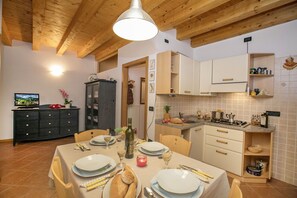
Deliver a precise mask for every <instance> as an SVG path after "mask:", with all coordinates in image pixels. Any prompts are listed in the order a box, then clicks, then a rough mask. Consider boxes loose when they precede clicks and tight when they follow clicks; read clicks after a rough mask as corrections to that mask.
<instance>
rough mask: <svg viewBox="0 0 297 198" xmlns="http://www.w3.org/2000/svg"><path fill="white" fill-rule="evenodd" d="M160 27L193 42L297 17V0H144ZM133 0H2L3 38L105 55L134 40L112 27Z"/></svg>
mask: <svg viewBox="0 0 297 198" xmlns="http://www.w3.org/2000/svg"><path fill="white" fill-rule="evenodd" d="M142 5H143V9H144V10H145V11H146V12H148V13H149V14H150V16H151V17H152V18H153V19H154V21H155V22H156V24H157V26H158V28H159V29H160V30H161V31H166V30H170V29H173V28H175V29H176V30H177V39H179V40H186V39H190V40H191V45H192V47H198V46H202V45H205V44H209V43H213V42H216V41H220V40H223V39H227V38H231V37H234V36H237V35H241V34H245V33H248V32H252V31H255V30H259V29H262V28H266V27H270V26H273V25H277V24H281V23H285V22H288V21H291V20H294V19H297V0H142ZM129 6H130V0H3V11H2V13H3V17H2V41H3V43H4V44H5V45H12V40H20V41H25V42H30V43H32V49H33V50H39V49H40V47H41V46H50V47H54V48H56V52H57V54H59V55H62V54H64V53H65V51H68V50H69V51H74V52H76V53H77V56H78V57H80V58H83V57H85V56H87V55H89V54H93V55H95V57H96V60H97V61H102V60H104V59H106V58H108V57H110V56H112V55H114V54H116V53H117V50H118V49H119V48H121V47H123V46H124V45H126V44H128V43H129V42H130V41H126V40H123V39H121V38H119V37H118V36H116V35H115V34H114V33H113V31H112V25H113V23H114V22H115V21H116V19H117V18H118V16H119V15H120V14H121V13H122V12H124V11H125V10H127V9H128V8H129Z"/></svg>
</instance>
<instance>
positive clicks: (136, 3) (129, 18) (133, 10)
mask: <svg viewBox="0 0 297 198" xmlns="http://www.w3.org/2000/svg"><path fill="white" fill-rule="evenodd" d="M112 29H113V31H114V33H115V34H116V35H118V36H119V37H121V38H123V39H126V40H130V41H144V40H148V39H151V38H153V37H155V36H156V35H157V34H158V28H157V26H156V24H155V22H154V21H153V19H152V18H151V17H150V16H149V15H148V14H147V13H146V12H145V11H144V10H143V9H142V6H141V1H140V0H132V1H131V6H130V8H129V9H128V10H126V11H125V12H123V13H122V14H121V15H120V16H119V18H118V19H117V21H116V22H115V24H114V25H113V28H112Z"/></svg>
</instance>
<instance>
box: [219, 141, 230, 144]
mask: <svg viewBox="0 0 297 198" xmlns="http://www.w3.org/2000/svg"><path fill="white" fill-rule="evenodd" d="M217 142H218V143H222V144H228V142H225V141H222V140H217Z"/></svg>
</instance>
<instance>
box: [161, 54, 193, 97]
mask: <svg viewBox="0 0 297 198" xmlns="http://www.w3.org/2000/svg"><path fill="white" fill-rule="evenodd" d="M156 81H157V82H156V93H157V94H184V95H192V94H193V60H192V59H190V58H188V57H186V56H184V55H181V54H178V53H175V52H172V51H167V52H162V53H159V54H158V55H157V73H156Z"/></svg>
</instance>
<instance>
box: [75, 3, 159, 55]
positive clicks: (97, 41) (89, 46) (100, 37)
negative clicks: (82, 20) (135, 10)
mask: <svg viewBox="0 0 297 198" xmlns="http://www.w3.org/2000/svg"><path fill="white" fill-rule="evenodd" d="M163 2H165V0H145V1H143V3H142V5H143V8H144V9H145V10H146V12H148V13H149V12H150V11H152V10H153V9H154V8H155V7H157V6H158V5H160V4H161V3H163ZM119 14H121V13H119ZM112 25H113V24H112ZM112 25H111V26H109V27H107V28H106V29H105V31H104V32H98V34H96V35H95V36H94V37H93V38H92V39H91V40H89V41H88V42H87V43H86V44H85V45H84V46H83V47H82V49H81V50H79V51H78V53H77V57H79V58H84V57H85V56H87V55H89V54H90V53H92V52H93V51H94V50H96V49H97V48H98V47H100V46H101V45H102V44H103V43H105V42H106V41H108V40H110V39H111V38H112V37H113V36H116V35H115V34H114V32H113V30H112ZM124 43H129V42H124ZM119 46H121V47H122V45H119Z"/></svg>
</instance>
